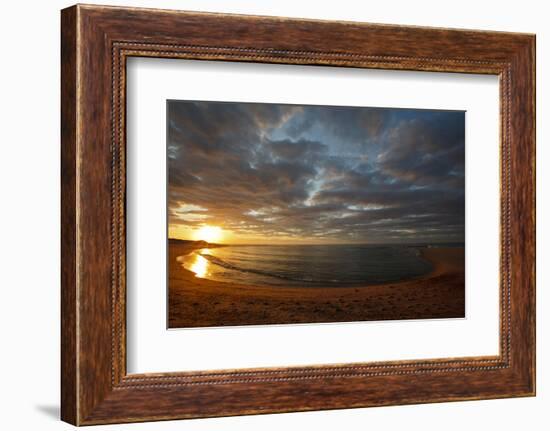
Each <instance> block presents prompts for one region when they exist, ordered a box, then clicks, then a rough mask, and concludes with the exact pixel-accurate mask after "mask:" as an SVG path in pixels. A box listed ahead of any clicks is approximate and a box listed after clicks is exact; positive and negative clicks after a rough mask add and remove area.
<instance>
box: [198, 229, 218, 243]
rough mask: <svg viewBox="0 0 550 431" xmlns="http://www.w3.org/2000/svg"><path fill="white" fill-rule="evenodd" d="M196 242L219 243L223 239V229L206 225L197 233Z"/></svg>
mask: <svg viewBox="0 0 550 431" xmlns="http://www.w3.org/2000/svg"><path fill="white" fill-rule="evenodd" d="M194 236H195V240H198V241H206V242H217V241H221V239H222V238H223V231H222V228H221V227H218V226H209V225H205V226H202V227H201V228H199V229H198V230H197V231H195V235H194Z"/></svg>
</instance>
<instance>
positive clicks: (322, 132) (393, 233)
mask: <svg viewBox="0 0 550 431" xmlns="http://www.w3.org/2000/svg"><path fill="white" fill-rule="evenodd" d="M168 106H169V110H168V164H169V167H168V169H169V170H168V173H169V178H168V180H169V217H170V218H169V222H170V224H174V225H176V224H181V225H186V226H199V225H201V224H203V223H209V224H215V225H220V226H222V227H224V228H225V229H229V230H232V231H234V232H235V234H236V235H237V236H238V235H239V234H241V235H253V236H259V237H263V236H273V237H277V236H285V237H296V238H311V239H318V240H323V239H324V240H331V241H342V242H346V241H358V242H401V241H403V242H459V241H460V242H462V241H463V240H464V113H462V112H443V111H420V110H403V109H378V108H345V107H344V108H342V107H319V106H294V105H273V104H245V103H216V102H185V101H170V102H169V105H168Z"/></svg>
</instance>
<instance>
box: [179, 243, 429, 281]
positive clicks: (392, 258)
mask: <svg viewBox="0 0 550 431" xmlns="http://www.w3.org/2000/svg"><path fill="white" fill-rule="evenodd" d="M420 250H421V248H420V247H419V246H410V245H401V246H400V245H383V246H381V245H350V244H346V245H234V246H227V247H220V248H210V249H200V250H197V251H195V252H193V253H191V254H189V255H187V256H181V257H179V258H178V260H179V262H180V263H181V264H182V265H183V266H184V267H185V268H186V269H189V270H191V271H193V272H194V273H195V275H196V276H197V277H202V278H207V279H211V280H217V281H226V282H234V283H241V284H253V285H268V286H302V287H328V286H331V287H344V286H366V285H373V284H379V283H386V282H393V281H399V280H404V279H408V278H413V277H417V276H421V275H424V274H426V273H428V272H429V271H430V270H431V269H432V265H431V264H430V263H429V262H428V261H426V260H424V259H422V257H421V253H420Z"/></svg>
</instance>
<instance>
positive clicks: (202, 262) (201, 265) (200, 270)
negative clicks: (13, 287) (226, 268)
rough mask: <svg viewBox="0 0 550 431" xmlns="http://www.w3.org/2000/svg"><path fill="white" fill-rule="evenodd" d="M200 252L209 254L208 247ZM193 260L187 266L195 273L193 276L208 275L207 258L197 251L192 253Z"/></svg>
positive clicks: (201, 276)
mask: <svg viewBox="0 0 550 431" xmlns="http://www.w3.org/2000/svg"><path fill="white" fill-rule="evenodd" d="M201 253H202V254H209V251H208V249H203V250H201ZM193 258H194V260H193V261H192V262H191V265H190V266H189V270H191V271H192V272H194V273H195V277H199V278H204V277H206V276H207V275H208V260H207V259H205V258H204V257H202V256H201V255H200V254H199V253H193Z"/></svg>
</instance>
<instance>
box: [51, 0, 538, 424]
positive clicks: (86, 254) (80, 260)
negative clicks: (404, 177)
mask: <svg viewBox="0 0 550 431" xmlns="http://www.w3.org/2000/svg"><path fill="white" fill-rule="evenodd" d="M61 48H62V63H61V70H62V93H61V107H62V112H61V114H62V115H61V117H62V118H61V120H62V150H61V159H62V219H61V221H62V297H61V305H62V325H61V335H62V337H61V339H62V344H61V350H62V364H61V365H62V373H61V374H62V379H61V387H62V391H61V392H62V394H61V416H62V419H63V420H65V421H67V422H70V423H72V424H75V425H88V424H101V423H113V422H134V421H148V420H161V419H177V418H191V417H208V416H226V415H239V414H255V413H269V412H288V411H305V410H318V409H337V408H351V407H366V406H380V405H389V404H411V403H425V402H441V401H451V400H472V399H481V398H501V397H513V396H531V395H534V393H535V36H534V35H528V34H512V33H500V32H486V31H469V30H468V31H466V30H448V29H436V28H422V27H402V26H390V25H375V24H360V23H352V22H329V21H312V20H296V19H285V18H273V17H254V16H239V15H219V14H210V13H208V14H207V13H195V12H192V13H190V12H178V11H167V10H153V9H133V8H119V7H103V6H82V5H77V6H73V7H70V8H68V9H65V10H63V11H62V27H61ZM129 56H146V57H165V58H186V59H200V60H214V59H215V60H224V61H245V62H263V63H289V64H302V65H304V64H305V65H332V66H342V67H359V68H380V69H406V70H421V71H445V72H463V73H483V74H494V75H498V76H499V77H500V106H501V112H500V115H501V135H500V136H501V220H500V224H501V268H500V273H501V282H500V289H501V301H500V304H501V306H500V316H501V331H500V340H501V341H500V354H499V355H498V356H495V357H465V358H443V359H437V360H424V361H401V362H381V363H354V364H340V365H329V366H304V367H293V368H268V369H244V370H227V371H221V372H220V371H209V370H205V371H203V372H181V373H160V374H140V375H137V374H130V375H128V374H127V373H126V366H125V363H126V357H125V355H126V352H125V335H126V328H125V181H126V179H125V97H126V89H125V83H126V81H125V76H126V68H125V65H126V59H127V58H128V57H129ZM495 223H497V220H495Z"/></svg>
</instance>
